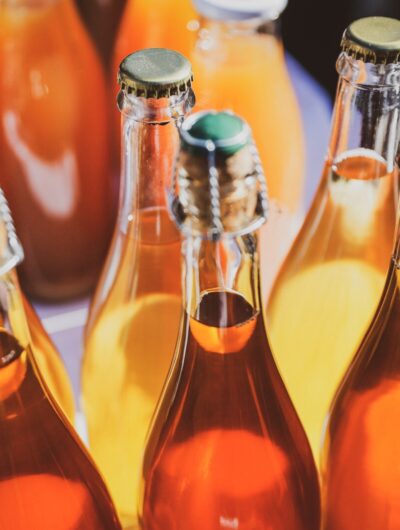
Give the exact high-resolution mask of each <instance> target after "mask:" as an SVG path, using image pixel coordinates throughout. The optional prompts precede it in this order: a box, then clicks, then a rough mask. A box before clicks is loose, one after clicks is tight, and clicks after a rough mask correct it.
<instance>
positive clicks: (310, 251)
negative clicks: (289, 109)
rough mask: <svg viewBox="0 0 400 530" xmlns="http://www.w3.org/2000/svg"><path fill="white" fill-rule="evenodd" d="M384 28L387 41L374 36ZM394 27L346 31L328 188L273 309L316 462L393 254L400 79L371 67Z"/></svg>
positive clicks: (276, 347)
mask: <svg viewBox="0 0 400 530" xmlns="http://www.w3.org/2000/svg"><path fill="white" fill-rule="evenodd" d="M385 24H388V28H389V29H388V30H387V39H388V40H387V42H386V41H385V40H384V38H383V39H381V41H380V40H379V39H378V37H376V31H378V30H379V28H380V27H381V26H382V25H383V26H384V25H385ZM391 24H396V22H393V21H390V20H389V21H388V19H382V18H379V17H378V18H374V19H373V21H372V23H368V22H367V23H365V24H364V22H363V21H361V22H356V23H354V24H353V25H352V26H351V27H350V28H349V30H348V31H347V32H346V36H345V38H344V40H343V52H342V54H341V55H340V57H339V60H338V63H337V65H338V71H339V74H340V81H339V88H338V94H337V100H336V107H335V111H334V116H333V130H332V137H331V141H330V145H329V152H328V157H327V161H326V166H325V169H324V171H323V176H322V181H321V184H320V186H319V189H318V191H317V194H316V196H315V199H314V202H313V205H312V207H311V210H310V212H309V213H308V216H307V218H306V221H305V224H304V226H303V228H302V230H301V232H300V234H299V236H298V238H297V240H296V241H295V243H294V246H293V247H292V249H291V252H290V254H289V256H288V258H287V259H286V261H285V263H284V266H283V268H282V270H281V272H280V274H279V277H278V279H277V282H276V284H275V286H274V288H273V291H272V294H271V298H270V301H269V305H268V307H267V319H268V324H269V331H270V340H271V345H272V349H273V352H274V355H275V358H276V361H277V364H278V367H279V369H280V371H281V374H282V377H283V379H284V381H285V383H286V385H287V388H288V391H289V393H290V395H291V397H292V399H293V401H294V404H295V406H296V408H297V410H298V412H299V415H300V418H301V419H302V421H303V424H304V426H305V429H306V432H307V433H308V435H309V438H310V441H311V445H312V448H313V451H314V455H315V457H316V459H318V458H319V448H320V441H321V435H322V430H323V424H324V420H325V418H326V414H327V412H328V408H329V405H330V403H331V400H332V398H333V395H334V392H335V390H336V388H337V385H338V384H339V382H340V380H341V378H342V377H343V375H344V372H345V370H346V369H347V367H348V365H349V363H350V361H351V359H352V357H353V355H354V354H355V351H356V349H357V347H358V345H359V343H360V340H361V339H362V337H363V334H364V333H365V331H366V329H367V327H368V325H369V324H370V322H371V319H372V317H373V315H374V312H375V310H376V307H377V305H378V303H379V299H380V296H381V294H382V290H383V286H384V283H385V277H386V273H387V263H388V261H389V257H390V254H391V252H392V246H393V237H394V232H395V217H396V204H397V191H396V190H397V184H398V167H397V165H396V162H395V158H396V150H397V142H398V130H399V108H398V92H399V89H400V78H399V76H398V75H397V74H396V72H397V68H398V67H397V65H396V64H393V63H391V62H390V60H388V61H385V63H384V64H378V65H375V64H371V62H370V61H371V57H374V55H373V53H374V52H373V45H374V44H373V43H374V42H375V38H376V39H378V41H377V42H379V46H381V47H382V50H383V51H384V50H385V46H386V47H387V49H388V53H389V50H390V47H391V46H392V43H391V41H390V36H391V33H390V27H391ZM368 43H369V44H368ZM392 55H394V54H392ZM392 55H390V54H389V59H390V57H391V56H392Z"/></svg>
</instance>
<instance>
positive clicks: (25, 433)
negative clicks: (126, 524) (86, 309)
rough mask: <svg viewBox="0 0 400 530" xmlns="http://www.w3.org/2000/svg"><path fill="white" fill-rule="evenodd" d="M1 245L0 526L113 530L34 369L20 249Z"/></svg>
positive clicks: (95, 482)
mask: <svg viewBox="0 0 400 530" xmlns="http://www.w3.org/2000/svg"><path fill="white" fill-rule="evenodd" d="M8 242H9V244H8V245H2V246H1V249H0V438H1V446H2V450H1V452H0V527H1V528H4V529H7V530H11V529H12V530H27V529H29V530H55V529H57V530H120V529H121V527H120V524H119V522H118V520H117V517H116V514H115V511H114V508H113V505H112V502H111V499H110V497H109V494H108V492H107V489H106V487H105V485H104V483H103V481H102V479H101V478H100V475H99V474H98V472H97V470H96V468H95V467H94V465H93V463H92V462H91V460H90V458H89V457H88V455H87V454H86V451H85V450H84V448H83V446H82V445H81V443H80V442H79V440H78V438H77V436H76V435H75V434H74V432H73V431H72V428H71V427H70V426H69V424H68V422H67V421H66V420H65V418H64V416H63V414H62V413H61V411H60V410H59V408H58V407H57V405H56V404H55V401H54V400H53V397H52V396H51V394H50V393H49V391H48V390H47V386H46V385H45V384H44V383H43V379H42V376H41V374H40V372H39V369H38V368H37V364H36V361H35V360H34V355H33V352H32V347H31V345H30V338H29V332H28V322H27V321H26V319H25V318H24V307H23V300H22V297H21V294H20V290H19V287H18V283H17V280H16V276H15V272H14V266H15V264H16V262H17V261H18V260H19V259H20V255H19V250H18V249H19V245H18V242H17V241H16V240H15V238H14V237H11V238H10V239H8ZM35 358H36V357H35Z"/></svg>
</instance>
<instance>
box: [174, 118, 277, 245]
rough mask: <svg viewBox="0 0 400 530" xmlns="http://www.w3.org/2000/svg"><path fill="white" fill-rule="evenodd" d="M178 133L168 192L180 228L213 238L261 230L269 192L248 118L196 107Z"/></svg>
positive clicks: (187, 232) (265, 214)
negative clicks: (204, 110)
mask: <svg viewBox="0 0 400 530" xmlns="http://www.w3.org/2000/svg"><path fill="white" fill-rule="evenodd" d="M180 136H181V150H180V154H179V159H178V164H177V171H176V175H175V181H174V183H173V186H172V188H171V190H170V193H169V197H170V206H171V211H172V213H173V215H174V216H175V219H176V222H177V224H178V226H179V227H180V229H181V230H182V231H183V232H185V233H186V234H187V235H199V236H201V237H205V238H208V239H214V240H217V239H219V238H221V237H223V235H224V234H227V235H228V234H229V235H230V236H232V235H241V234H246V233H249V232H253V231H255V230H257V229H258V228H259V227H260V226H261V225H262V224H263V223H264V222H265V220H266V218H267V215H268V193H267V185H266V182H265V177H264V173H263V169H262V165H261V161H260V158H259V155H258V152H257V149H256V146H255V145H254V142H253V140H252V135H251V130H250V128H249V126H248V125H247V123H246V122H245V121H243V120H242V119H241V118H239V117H238V116H236V115H235V114H233V113H230V112H216V111H206V112H198V113H196V114H193V115H192V116H190V117H189V118H188V119H187V120H185V122H184V123H183V125H182V127H181V129H180Z"/></svg>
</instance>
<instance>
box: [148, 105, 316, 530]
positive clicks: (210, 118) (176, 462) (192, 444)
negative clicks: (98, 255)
mask: <svg viewBox="0 0 400 530" xmlns="http://www.w3.org/2000/svg"><path fill="white" fill-rule="evenodd" d="M248 141H249V129H248V127H247V126H246V125H245V123H244V122H243V121H242V120H240V119H239V118H238V117H237V116H235V115H232V114H228V113H199V114H195V115H193V116H192V117H191V118H189V119H188V121H187V122H186V123H185V124H184V126H183V128H182V144H181V145H182V148H181V154H180V160H179V168H178V185H177V189H178V195H177V196H176V198H175V199H174V201H173V211H174V212H175V214H176V218H177V221H178V223H179V224H180V226H181V228H182V230H183V232H184V234H185V236H186V238H185V242H184V246H183V252H184V255H185V257H186V265H185V270H184V273H183V279H184V283H185V301H184V311H183V317H182V320H181V327H180V335H179V339H178V344H177V349H176V353H175V357H174V361H173V365H172V370H171V371H170V374H169V377H168V382H167V386H166V388H165V390H164V392H163V396H162V400H161V402H160V405H159V407H158V411H157V415H156V419H155V421H154V423H153V427H152V431H151V434H150V437H149V440H148V445H147V449H146V453H145V458H144V467H143V483H142V484H143V488H142V492H141V502H140V505H139V520H140V525H141V528H142V529H143V530H172V529H174V530H200V529H201V530H214V529H216V528H243V529H245V530H247V529H248V530H250V529H266V528H268V529H271V530H289V529H290V530H300V529H301V530H318V529H319V524H320V520H319V489H318V479H317V474H316V470H315V466H314V463H313V459H312V455H311V450H310V447H309V445H308V442H307V439H306V436H305V434H304V431H303V429H302V427H301V425H300V422H299V420H298V417H297V416H296V413H295V411H294V408H293V407H292V404H291V402H290V399H289V397H288V394H287V392H286V390H285V388H284V385H283V383H282V380H281V378H280V376H279V374H278V371H277V369H276V366H275V363H274V361H273V358H272V355H271V351H270V348H269V345H268V341H267V337H266V331H265V326H264V319H263V316H262V310H261V307H262V306H261V300H260V288H259V271H258V252H257V236H256V234H255V230H256V229H257V227H259V226H260V224H261V222H262V221H263V220H264V218H263V217H264V215H265V212H266V197H265V194H264V192H263V189H264V188H263V185H264V184H265V182H264V180H263V176H262V174H261V173H259V171H260V169H259V168H260V167H261V166H259V164H258V163H257V162H255V158H254V155H253V147H252V146H251V145H249V144H248ZM175 189H176V188H174V189H173V192H174V191H175ZM155 330H156V327H155Z"/></svg>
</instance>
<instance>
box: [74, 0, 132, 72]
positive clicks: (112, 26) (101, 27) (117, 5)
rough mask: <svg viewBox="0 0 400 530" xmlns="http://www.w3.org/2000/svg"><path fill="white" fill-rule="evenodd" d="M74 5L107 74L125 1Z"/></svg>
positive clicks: (89, 1)
mask: <svg viewBox="0 0 400 530" xmlns="http://www.w3.org/2000/svg"><path fill="white" fill-rule="evenodd" d="M76 4H77V6H78V9H79V11H80V13H81V16H82V19H83V21H84V22H85V24H86V27H87V28H88V30H89V33H90V35H91V37H92V39H93V41H94V43H95V45H96V48H97V51H98V52H99V55H100V57H101V59H102V61H103V65H104V67H105V69H106V71H107V72H108V70H109V67H110V65H111V59H112V53H113V49H114V44H115V38H116V35H117V31H118V28H119V23H120V20H121V16H122V13H123V10H124V7H125V4H126V0H76ZM125 55H126V54H125Z"/></svg>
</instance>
